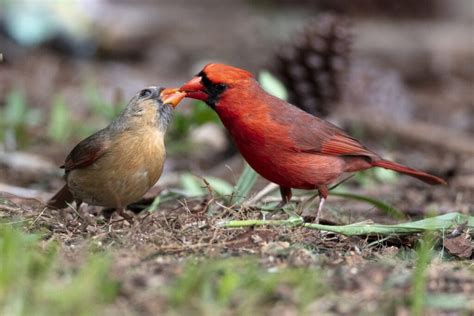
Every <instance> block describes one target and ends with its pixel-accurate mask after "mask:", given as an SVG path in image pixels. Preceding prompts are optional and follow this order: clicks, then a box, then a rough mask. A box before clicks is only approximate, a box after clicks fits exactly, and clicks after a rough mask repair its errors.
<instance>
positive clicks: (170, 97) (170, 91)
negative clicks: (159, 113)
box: [160, 88, 186, 107]
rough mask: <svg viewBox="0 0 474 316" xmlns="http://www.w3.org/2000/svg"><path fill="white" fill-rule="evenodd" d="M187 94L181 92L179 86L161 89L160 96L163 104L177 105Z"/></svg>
mask: <svg viewBox="0 0 474 316" xmlns="http://www.w3.org/2000/svg"><path fill="white" fill-rule="evenodd" d="M185 96H186V93H185V92H181V91H180V89H178V88H166V89H164V90H163V91H161V94H160V98H161V101H162V102H163V104H171V105H172V106H173V107H176V106H177V105H178V104H179V102H181V100H183V99H184V97H185Z"/></svg>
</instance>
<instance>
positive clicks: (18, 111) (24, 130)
mask: <svg viewBox="0 0 474 316" xmlns="http://www.w3.org/2000/svg"><path fill="white" fill-rule="evenodd" d="M40 122H41V113H40V111H39V109H32V108H30V107H28V104H27V102H26V98H25V95H24V93H23V92H22V91H21V90H19V89H13V90H12V91H11V92H10V93H9V94H8V95H7V96H6V100H5V105H4V107H0V136H1V140H2V142H4V144H5V145H6V147H7V148H8V149H12V150H14V149H16V148H17V147H24V146H25V145H27V144H28V142H29V138H30V137H29V135H28V130H29V128H31V127H35V126H38V125H39V123H40Z"/></svg>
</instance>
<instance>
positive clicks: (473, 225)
mask: <svg viewBox="0 0 474 316" xmlns="http://www.w3.org/2000/svg"><path fill="white" fill-rule="evenodd" d="M466 221H467V223H468V224H467V227H468V228H470V229H474V216H468V215H465V214H461V213H448V214H444V215H440V216H436V217H430V218H426V219H423V220H419V221H415V222H407V223H401V224H394V225H383V224H373V223H368V222H367V221H365V222H360V223H354V224H350V225H341V226H332V225H322V224H311V223H304V222H303V219H302V218H301V217H298V218H295V217H291V218H290V219H288V220H242V221H239V220H230V221H222V222H220V223H219V224H218V225H219V226H220V227H225V228H240V227H248V226H267V225H270V226H300V225H302V226H304V227H307V228H310V229H316V230H323V231H328V232H333V233H338V234H342V235H346V236H357V235H366V236H367V235H369V236H370V235H375V236H381V235H392V234H417V233H423V232H426V231H435V230H438V231H440V230H448V229H450V228H452V227H453V226H454V225H456V224H457V223H463V222H466Z"/></svg>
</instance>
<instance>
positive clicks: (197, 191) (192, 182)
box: [180, 173, 205, 196]
mask: <svg viewBox="0 0 474 316" xmlns="http://www.w3.org/2000/svg"><path fill="white" fill-rule="evenodd" d="M180 182H181V186H182V187H183V190H184V191H185V192H186V195H188V196H201V195H204V194H205V191H204V189H203V188H202V181H200V180H198V179H197V178H196V177H195V176H193V175H192V174H190V173H185V174H182V175H181V177H180Z"/></svg>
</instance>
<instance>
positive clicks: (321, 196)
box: [315, 185, 329, 224]
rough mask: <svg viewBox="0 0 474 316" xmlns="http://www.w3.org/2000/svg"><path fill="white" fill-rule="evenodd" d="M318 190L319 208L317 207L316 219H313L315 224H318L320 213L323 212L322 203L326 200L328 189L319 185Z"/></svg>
mask: <svg viewBox="0 0 474 316" xmlns="http://www.w3.org/2000/svg"><path fill="white" fill-rule="evenodd" d="M318 190H319V206H318V210H317V211H316V219H315V223H316V224H318V223H319V218H320V217H321V213H322V212H321V211H322V210H323V205H324V202H325V201H326V199H327V198H328V194H329V191H328V188H327V186H325V185H321V186H320V187H319V188H318Z"/></svg>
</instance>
